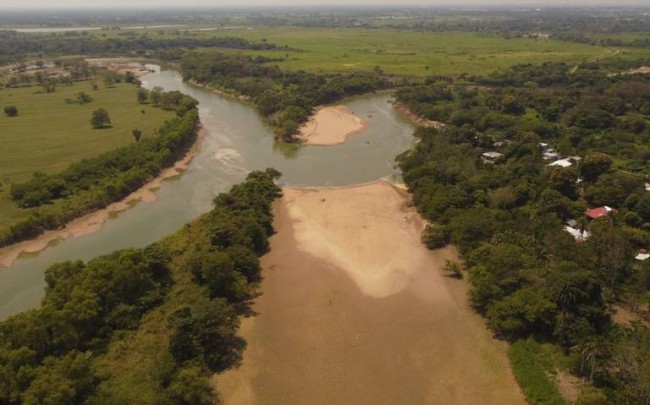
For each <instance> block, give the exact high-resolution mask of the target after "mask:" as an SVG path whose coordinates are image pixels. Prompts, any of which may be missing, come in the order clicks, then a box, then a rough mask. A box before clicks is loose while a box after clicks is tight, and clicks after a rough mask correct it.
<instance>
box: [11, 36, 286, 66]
mask: <svg viewBox="0 0 650 405" xmlns="http://www.w3.org/2000/svg"><path fill="white" fill-rule="evenodd" d="M178 48H186V49H194V48H227V49H250V50H275V49H283V50H291V48H288V47H280V46H277V45H275V44H272V43H267V42H250V41H248V40H246V39H243V38H238V37H216V36H215V37H208V38H205V37H186V36H174V37H171V38H156V37H150V36H148V35H145V34H142V35H133V36H125V37H112V38H102V37H95V36H82V35H78V33H76V35H72V34H67V35H33V34H25V33H19V32H15V31H2V32H0V63H1V64H6V63H12V62H19V61H21V60H22V59H24V58H27V57H30V56H32V57H34V56H37V55H41V57H42V55H48V56H54V55H105V54H112V55H128V54H136V55H145V54H146V53H148V52H157V51H164V50H167V49H178Z"/></svg>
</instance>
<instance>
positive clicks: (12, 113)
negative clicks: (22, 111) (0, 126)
mask: <svg viewBox="0 0 650 405" xmlns="http://www.w3.org/2000/svg"><path fill="white" fill-rule="evenodd" d="M5 115H6V116H7V117H16V116H17V115H18V109H17V108H16V106H14V105H8V106H6V107H5Z"/></svg>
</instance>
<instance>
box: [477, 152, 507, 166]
mask: <svg viewBox="0 0 650 405" xmlns="http://www.w3.org/2000/svg"><path fill="white" fill-rule="evenodd" d="M502 157H503V153H499V152H485V153H484V154H482V155H481V160H482V161H483V163H487V164H494V163H496V161H497V160H499V159H500V158H502Z"/></svg>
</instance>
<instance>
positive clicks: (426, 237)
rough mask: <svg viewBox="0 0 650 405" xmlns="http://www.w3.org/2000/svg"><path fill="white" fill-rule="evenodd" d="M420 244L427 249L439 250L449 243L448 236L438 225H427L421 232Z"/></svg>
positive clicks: (442, 227)
mask: <svg viewBox="0 0 650 405" xmlns="http://www.w3.org/2000/svg"><path fill="white" fill-rule="evenodd" d="M421 239H422V243H424V244H425V246H426V247H428V248H429V249H440V248H443V247H445V246H446V245H447V244H448V243H449V234H448V233H447V231H446V229H445V227H444V226H442V225H440V224H427V226H426V227H425V228H424V231H423V232H422V237H421Z"/></svg>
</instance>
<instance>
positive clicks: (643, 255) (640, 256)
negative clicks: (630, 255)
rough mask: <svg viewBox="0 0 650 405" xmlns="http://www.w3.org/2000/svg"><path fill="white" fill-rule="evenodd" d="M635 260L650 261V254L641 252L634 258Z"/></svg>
mask: <svg viewBox="0 0 650 405" xmlns="http://www.w3.org/2000/svg"><path fill="white" fill-rule="evenodd" d="M634 258H635V259H636V260H639V261H644V260H648V259H650V253H641V252H639V254H638V255H636V256H634Z"/></svg>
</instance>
